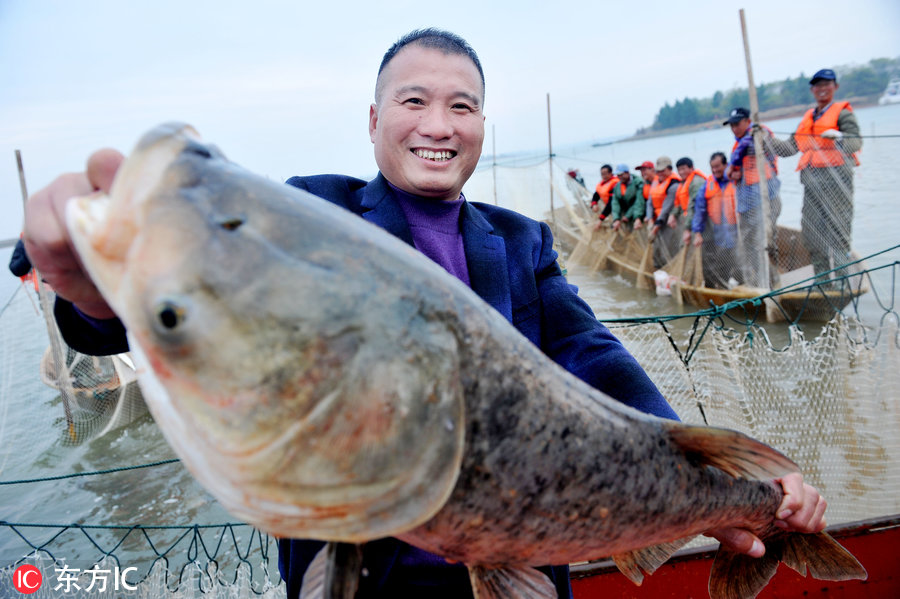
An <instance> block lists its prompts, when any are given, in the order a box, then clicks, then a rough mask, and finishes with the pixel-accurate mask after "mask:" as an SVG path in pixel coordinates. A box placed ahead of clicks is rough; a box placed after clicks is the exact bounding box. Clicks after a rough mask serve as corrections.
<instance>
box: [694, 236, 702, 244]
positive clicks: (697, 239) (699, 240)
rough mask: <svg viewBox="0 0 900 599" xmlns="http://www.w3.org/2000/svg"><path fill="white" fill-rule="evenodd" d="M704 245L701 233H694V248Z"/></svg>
mask: <svg viewBox="0 0 900 599" xmlns="http://www.w3.org/2000/svg"><path fill="white" fill-rule="evenodd" d="M701 245H703V235H701V234H700V233H694V246H695V247H699V246H701Z"/></svg>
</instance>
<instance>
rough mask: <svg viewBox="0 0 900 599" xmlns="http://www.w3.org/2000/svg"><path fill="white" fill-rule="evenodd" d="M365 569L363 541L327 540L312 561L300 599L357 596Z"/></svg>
mask: <svg viewBox="0 0 900 599" xmlns="http://www.w3.org/2000/svg"><path fill="white" fill-rule="evenodd" d="M361 573H362V545H353V544H351V543H327V544H326V545H325V546H324V547H323V548H322V549H321V550H320V551H319V552H318V553H317V554H316V557H315V558H313V561H312V562H310V564H309V567H308V568H307V569H306V573H305V574H304V575H303V584H302V585H301V586H300V599H353V597H355V596H356V590H357V589H358V588H359V577H360V574H361Z"/></svg>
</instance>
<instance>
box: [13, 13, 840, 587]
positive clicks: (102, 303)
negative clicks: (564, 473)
mask: <svg viewBox="0 0 900 599" xmlns="http://www.w3.org/2000/svg"><path fill="white" fill-rule="evenodd" d="M483 105H484V74H483V71H482V69H481V63H480V62H479V60H478V57H477V55H476V54H475V51H474V50H473V49H472V48H471V47H470V46H469V45H468V43H466V42H465V40H463V39H462V38H460V37H459V36H457V35H455V34H452V33H449V32H446V31H442V30H438V29H425V30H417V31H413V32H411V33H409V34H407V35H406V36H404V37H403V38H401V39H400V40H399V41H398V42H396V43H395V44H394V45H393V46H391V48H390V49H389V50H388V51H387V52H386V53H385V55H384V57H383V59H382V62H381V67H380V68H379V72H378V76H377V79H376V85H375V102H374V103H373V104H372V105H371V106H370V107H369V135H370V139H371V141H372V143H373V144H374V149H375V161H376V163H377V164H378V167H379V173H378V175H377V176H376V177H375V178H374V179H373V180H372V181H363V180H360V179H355V178H352V177H347V176H342V175H319V176H309V177H292V178H291V179H289V180H288V183H289V184H290V185H294V186H295V187H298V188H301V189H305V190H307V191H310V192H312V193H314V194H316V195H318V196H320V197H322V198H324V199H326V200H327V201H331V202H333V203H335V204H338V205H340V206H342V207H344V208H345V209H347V210H348V211H350V212H352V213H354V214H356V215H358V216H359V217H360V218H363V219H365V220H367V221H369V222H370V223H373V224H375V225H376V226H380V227H382V228H384V229H386V230H387V231H388V232H390V233H392V234H393V235H395V236H397V237H399V238H400V239H402V240H403V241H405V242H406V243H408V244H409V245H411V246H413V247H415V248H417V249H418V250H419V251H421V252H422V253H424V254H425V255H426V256H428V257H429V258H431V259H432V260H434V261H435V262H437V263H438V264H440V265H441V266H443V267H444V268H446V269H447V270H448V271H449V272H451V273H452V274H454V275H455V276H457V278H459V279H460V280H461V281H463V282H464V283H465V284H467V285H469V286H470V287H471V288H472V290H473V291H474V292H475V293H477V294H478V295H479V296H481V297H482V298H483V299H484V300H485V301H487V302H488V303H489V304H490V305H491V306H493V307H494V308H495V309H496V310H497V311H498V312H500V313H501V314H502V315H503V316H504V317H505V318H506V319H507V320H509V321H510V322H511V323H512V324H513V326H515V327H516V328H517V329H518V330H519V331H520V332H521V333H522V334H523V335H525V336H526V337H527V338H528V339H530V340H531V341H532V342H533V343H535V344H536V345H537V346H538V347H540V348H541V349H542V350H543V351H544V352H545V353H546V354H547V355H548V356H550V357H551V358H552V359H553V360H555V361H556V362H557V363H558V364H560V365H561V366H562V367H564V368H566V369H567V370H568V371H569V372H571V373H573V374H574V375H575V376H578V377H580V378H582V379H583V380H584V381H586V382H587V383H588V384H591V385H593V386H595V387H596V388H598V389H600V390H601V391H604V392H605V393H607V394H608V395H610V396H612V397H614V398H617V399H618V400H619V401H622V402H624V403H627V404H629V405H631V406H633V407H635V408H637V409H639V410H642V411H644V412H647V413H651V414H655V415H657V416H661V417H668V418H676V417H677V416H676V415H675V413H674V412H673V411H672V409H671V408H670V407H669V405H668V404H667V403H666V401H665V399H664V398H663V397H662V395H661V394H660V393H659V391H658V389H657V388H656V386H655V385H654V384H653V383H652V381H651V380H650V379H649V377H648V376H647V375H646V373H645V372H644V371H643V369H641V367H640V366H639V365H638V363H637V361H636V360H635V359H634V358H633V357H632V356H631V355H630V354H629V353H628V352H627V351H626V350H625V348H624V346H623V345H622V344H621V343H620V342H619V341H618V340H617V339H616V338H615V337H614V336H613V335H612V333H610V331H609V330H608V329H607V328H606V327H605V326H603V325H602V324H601V323H599V322H598V321H597V319H596V317H595V316H594V314H593V312H592V311H591V310H590V308H589V307H588V306H587V304H586V303H584V301H583V300H581V299H580V298H579V297H578V296H577V294H576V291H575V289H574V288H573V287H572V286H571V285H569V284H568V282H567V281H566V279H565V277H563V275H562V272H561V271H560V268H559V265H558V264H557V262H556V252H555V251H554V250H553V249H552V245H553V237H552V235H551V233H550V229H549V227H548V226H547V225H546V223H539V222H536V221H533V220H531V219H528V218H526V217H524V216H522V215H519V214H517V213H515V212H512V211H510V210H506V209H503V208H499V207H497V206H494V205H492V204H481V203H474V202H469V201H468V200H467V199H466V198H465V197H464V196H463V195H462V193H461V192H462V188H463V185H464V184H465V182H466V181H467V180H468V178H469V177H470V176H471V174H472V172H473V171H474V170H475V166H476V165H477V163H478V159H479V157H480V155H481V149H482V144H483V141H484V114H483V112H482V111H483ZM123 159H124V157H123V156H122V155H121V154H119V153H118V152H116V151H114V150H101V151H99V152H96V153H95V154H94V155H92V156H91V158H90V159H89V161H88V166H87V171H86V172H85V173H70V174H67V175H62V176H60V177H58V178H57V179H56V180H55V181H54V182H53V183H51V184H50V185H49V186H48V187H46V188H44V189H42V190H41V191H38V192H37V193H36V194H34V195H33V196H32V197H31V199H30V200H29V201H28V203H27V205H26V209H25V233H24V239H25V244H26V248H27V250H28V253H29V256H30V257H31V258H32V259H33V260H34V263H35V266H36V267H38V268H40V270H41V272H43V273H44V276H45V277H46V278H48V279H49V280H50V283H51V284H52V285H53V286H54V288H55V289H56V290H57V292H58V294H59V298H67V299H59V302H58V304H57V307H56V312H55V313H56V317H57V321H58V322H59V324H60V328H61V329H62V330H63V334H64V337H65V338H66V340H67V341H68V342H69V344H70V345H72V346H73V347H75V346H76V345H77V346H78V347H76V349H82V350H88V351H90V352H91V353H95V354H97V353H101V352H104V351H105V352H107V353H116V352H117V351H122V350H123V349H124V348H126V347H127V340H126V338H125V336H124V329H123V327H122V324H121V322H120V321H119V320H118V319H117V318H116V317H115V314H114V313H113V311H112V309H111V308H110V307H109V305H108V304H107V303H106V300H105V299H104V298H103V297H102V296H101V295H100V294H99V292H98V291H97V289H96V287H95V286H94V285H93V282H92V281H91V280H90V278H89V277H88V276H87V274H86V273H85V272H84V271H83V269H81V266H80V263H79V261H78V257H77V255H75V253H74V252H73V250H72V246H71V244H70V240H69V238H68V232H67V229H66V227H65V225H64V224H63V223H64V218H63V214H64V211H65V204H66V202H67V201H68V200H69V199H70V198H72V197H73V196H77V195H84V194H86V193H90V192H91V191H92V190H95V189H101V190H103V191H105V192H108V191H109V189H110V186H111V184H112V180H113V177H114V175H115V172H116V170H117V169H118V168H119V165H120V164H121V163H122V160H123ZM411 450H414V448H411ZM781 485H782V487H783V488H784V491H785V499H784V501H783V502H782V505H781V506H779V508H778V511H777V513H776V515H777V517H779V518H781V519H782V520H780V522H782V523H783V525H784V527H785V528H786V530H797V531H799V532H818V531H820V530H822V528H824V526H825V521H824V511H825V502H824V500H823V499H822V498H821V497H820V496H819V494H818V492H817V491H816V490H815V489H814V488H813V487H810V486H809V485H806V484H804V483H803V480H802V477H801V476H800V475H799V474H791V475H789V476H787V477H784V478H783V479H781ZM715 536H716V538H718V539H719V540H720V541H722V542H723V543H724V544H726V545H727V546H728V547H730V548H732V549H733V550H735V551H739V552H742V553H747V554H749V555H753V556H755V557H760V556H762V555H763V553H764V551H765V549H764V546H763V544H762V542H761V541H760V540H759V539H758V538H756V537H755V535H753V534H751V533H750V532H749V531H745V530H741V529H727V530H720V531H715ZM535 542H539V541H538V540H535ZM322 545H323V544H322V543H321V542H318V541H308V540H298V539H293V540H292V539H282V540H280V541H279V564H280V569H281V574H282V577H283V578H284V580H285V581H286V584H287V596H288V597H289V598H291V599H294V598H296V597H297V596H298V594H299V591H300V586H301V583H302V579H303V575H304V573H305V572H306V569H307V567H308V566H309V564H310V562H311V560H312V559H313V557H314V556H315V555H316V553H317V552H318V551H319V550H320V549H321V547H322ZM363 566H364V568H365V572H366V573H367V575H366V576H364V577H362V578H361V579H360V587H359V591H358V592H357V595H356V596H357V597H358V598H359V599H363V598H372V597H420V596H427V597H430V598H431V599H439V598H444V597H447V598H450V597H471V596H472V591H471V584H470V582H469V576H468V573H467V570H466V568H465V567H464V566H462V565H461V564H449V563H447V561H446V560H444V559H442V558H440V557H439V556H436V555H432V554H429V553H427V552H425V551H422V550H419V549H417V548H415V547H412V546H410V545H407V544H405V543H403V542H401V541H399V540H397V539H391V538H389V539H382V540H379V541H374V542H371V543H367V544H366V545H365V546H364V548H363ZM542 571H543V572H545V573H546V574H547V575H548V576H549V577H550V578H551V580H552V582H553V584H554V585H555V588H556V591H557V593H558V595H559V596H560V597H565V598H568V597H571V595H572V591H571V587H570V585H569V582H568V570H567V567H566V566H564V565H560V566H555V567H545V568H543V569H542Z"/></svg>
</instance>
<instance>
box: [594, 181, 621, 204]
mask: <svg viewBox="0 0 900 599" xmlns="http://www.w3.org/2000/svg"><path fill="white" fill-rule="evenodd" d="M618 182H619V178H618V177H615V176H614V177H610V179H609V180H608V181H606V182H603V181H600V182H599V183H597V195H599V196H600V201H601V202H603V204H604V205H606V204H608V203H609V198H611V197H612V192H613V188H614V187H615V186H616V183H618Z"/></svg>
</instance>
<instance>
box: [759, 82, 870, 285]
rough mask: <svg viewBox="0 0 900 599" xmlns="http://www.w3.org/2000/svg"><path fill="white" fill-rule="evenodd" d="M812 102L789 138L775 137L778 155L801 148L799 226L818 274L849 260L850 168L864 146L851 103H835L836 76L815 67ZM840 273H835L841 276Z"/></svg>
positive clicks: (793, 152) (851, 215)
mask: <svg viewBox="0 0 900 599" xmlns="http://www.w3.org/2000/svg"><path fill="white" fill-rule="evenodd" d="M809 85H810V91H811V92H812V95H813V97H814V98H815V100H816V106H815V108H810V109H809V110H808V111H807V112H806V114H805V115H803V119H802V120H801V121H800V124H799V125H797V130H796V131H795V132H794V133H793V134H792V135H791V137H790V138H788V139H787V140H778V139H776V140H774V143H773V147H774V149H775V151H776V152H777V154H778V155H779V156H792V155H794V154H796V153H797V152H802V153H803V155H802V156H801V157H800V161H799V162H798V164H797V170H799V171H800V182H801V183H803V211H802V215H801V216H802V218H801V221H800V226H801V229H802V231H803V243H804V245H805V246H806V249H807V250H808V251H809V256H810V259H811V261H812V265H813V269H814V270H815V273H816V274H819V273H824V272H828V271H830V270H832V269H835V268H837V267H839V266H840V265H841V264H846V263H847V262H848V261H849V260H850V237H851V231H852V224H853V167H855V166H858V165H859V159H858V158H857V156H856V154H857V152H859V151H860V149H861V148H862V138H861V137H860V136H859V123H858V122H857V120H856V115H854V114H853V108H852V107H851V106H850V103H849V102H846V101H839V102H835V101H834V94H835V92H836V91H837V90H838V87H840V86H839V85H838V82H837V76H836V75H835V73H834V71H833V70H831V69H822V70H820V71H817V72H816V74H815V75H813V77H812V79H810V81H809ZM841 273H842V271H838V272H837V273H836V274H838V275H840V274H841Z"/></svg>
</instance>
